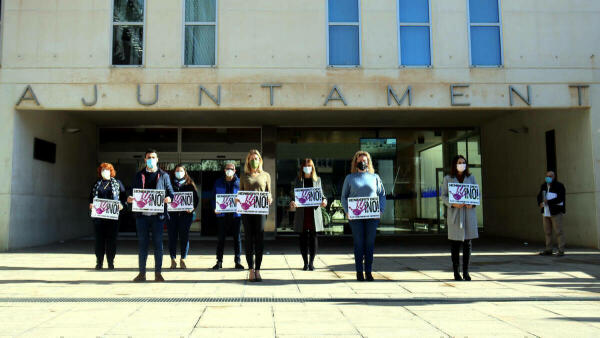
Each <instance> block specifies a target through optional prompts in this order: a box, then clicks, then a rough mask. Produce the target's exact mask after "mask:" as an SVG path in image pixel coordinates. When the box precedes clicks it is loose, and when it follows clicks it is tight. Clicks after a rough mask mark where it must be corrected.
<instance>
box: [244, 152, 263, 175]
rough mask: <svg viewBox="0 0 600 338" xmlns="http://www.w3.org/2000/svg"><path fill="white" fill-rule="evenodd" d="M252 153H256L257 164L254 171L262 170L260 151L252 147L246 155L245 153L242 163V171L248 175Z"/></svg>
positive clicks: (250, 170) (250, 169)
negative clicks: (244, 159)
mask: <svg viewBox="0 0 600 338" xmlns="http://www.w3.org/2000/svg"><path fill="white" fill-rule="evenodd" d="M253 155H258V161H259V164H258V168H257V169H256V172H258V173H259V172H262V171H263V158H262V156H260V152H259V151H258V150H256V149H252V150H250V151H249V152H248V155H246V163H245V164H244V172H245V173H246V174H248V175H249V174H250V173H251V172H252V168H251V167H250V157H252V156H253Z"/></svg>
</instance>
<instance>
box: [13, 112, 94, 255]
mask: <svg viewBox="0 0 600 338" xmlns="http://www.w3.org/2000/svg"><path fill="white" fill-rule="evenodd" d="M65 126H66V127H68V128H77V129H80V132H78V133H75V134H71V133H68V132H64V131H63V130H62V129H63V127H65ZM14 128H15V129H14V140H13V142H14V148H13V151H12V153H13V159H12V164H13V170H12V172H13V176H12V181H13V182H15V184H13V185H12V191H11V196H12V198H11V203H10V205H11V210H10V230H9V236H8V238H9V244H8V249H12V248H21V247H27V246H34V245H41V244H46V243H52V242H56V241H59V240H67V239H72V238H77V237H81V236H83V235H89V234H91V233H92V232H93V231H92V229H93V228H92V223H91V220H90V218H89V209H88V201H87V199H88V196H89V192H90V188H91V185H92V184H93V182H94V181H95V179H96V177H97V174H96V139H97V137H96V127H95V126H94V125H92V124H90V123H87V122H84V121H80V120H77V119H75V118H73V117H69V116H68V114H67V113H64V112H52V113H48V112H42V111H32V112H28V111H21V112H18V113H16V114H15V126H14ZM34 137H37V138H41V139H43V140H46V141H50V142H54V143H56V163H48V162H43V161H39V160H35V159H33V140H34Z"/></svg>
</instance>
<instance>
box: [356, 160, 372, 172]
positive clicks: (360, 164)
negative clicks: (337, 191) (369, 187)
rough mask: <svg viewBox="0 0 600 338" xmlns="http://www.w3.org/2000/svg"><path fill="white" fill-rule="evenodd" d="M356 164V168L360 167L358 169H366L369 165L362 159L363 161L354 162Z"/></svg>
mask: <svg viewBox="0 0 600 338" xmlns="http://www.w3.org/2000/svg"><path fill="white" fill-rule="evenodd" d="M356 166H357V167H358V169H360V170H366V169H367V168H368V167H369V165H368V164H367V162H366V161H363V162H358V163H357V164H356Z"/></svg>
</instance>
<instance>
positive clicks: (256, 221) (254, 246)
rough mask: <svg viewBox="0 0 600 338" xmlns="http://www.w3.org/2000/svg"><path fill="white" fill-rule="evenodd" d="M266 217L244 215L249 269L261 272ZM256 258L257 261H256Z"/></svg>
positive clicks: (245, 244)
mask: <svg viewBox="0 0 600 338" xmlns="http://www.w3.org/2000/svg"><path fill="white" fill-rule="evenodd" d="M266 220H267V216H266V215H242V221H243V222H244V234H245V237H246V242H245V243H244V246H245V248H246V262H247V263H248V269H256V270H260V265H261V263H262V258H263V250H264V233H265V222H266ZM255 257H256V261H255Z"/></svg>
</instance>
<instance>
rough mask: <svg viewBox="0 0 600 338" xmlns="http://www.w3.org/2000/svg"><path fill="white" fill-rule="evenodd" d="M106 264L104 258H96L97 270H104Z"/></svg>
mask: <svg viewBox="0 0 600 338" xmlns="http://www.w3.org/2000/svg"><path fill="white" fill-rule="evenodd" d="M103 263H104V259H103V258H96V267H95V269H96V270H102V264H103Z"/></svg>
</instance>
